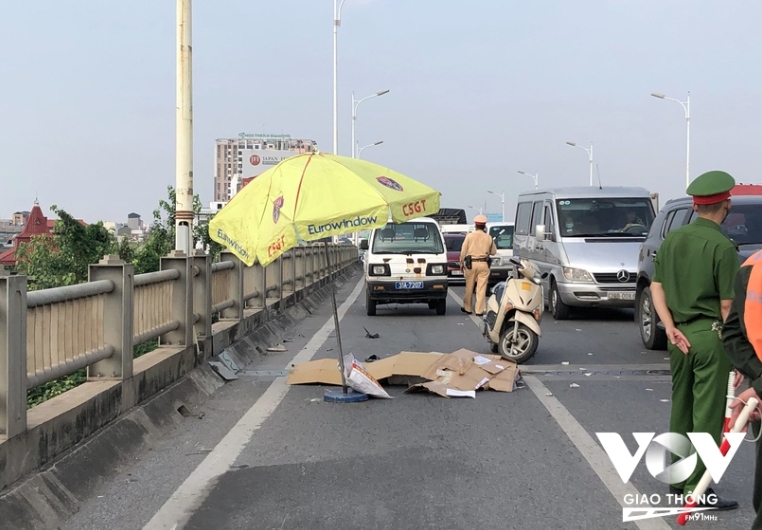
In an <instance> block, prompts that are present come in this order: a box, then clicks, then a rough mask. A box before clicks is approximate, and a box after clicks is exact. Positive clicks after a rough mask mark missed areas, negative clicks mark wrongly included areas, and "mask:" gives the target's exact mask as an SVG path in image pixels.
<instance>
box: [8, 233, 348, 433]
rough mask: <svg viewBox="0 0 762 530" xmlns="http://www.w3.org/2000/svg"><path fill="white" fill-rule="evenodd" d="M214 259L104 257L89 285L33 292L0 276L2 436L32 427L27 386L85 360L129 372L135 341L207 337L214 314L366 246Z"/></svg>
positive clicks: (18, 279)
mask: <svg viewBox="0 0 762 530" xmlns="http://www.w3.org/2000/svg"><path fill="white" fill-rule="evenodd" d="M327 252H331V269H332V270H331V271H329V270H328V267H327V264H328V261H327V259H326V258H327ZM210 261H211V258H210V257H209V256H207V255H203V254H197V255H193V256H186V255H184V254H182V253H179V254H178V253H173V254H170V255H169V256H167V257H166V258H162V260H161V270H160V271H158V272H151V273H147V274H140V275H137V276H135V275H134V274H133V266H132V265H130V264H125V263H123V262H121V261H119V259H118V257H117V256H106V257H104V259H103V260H102V261H101V262H99V263H98V264H95V265H91V266H90V278H91V281H89V282H87V283H83V284H80V285H72V286H67V287H57V288H54V289H45V290H40V291H33V292H29V293H27V292H26V278H25V277H23V276H0V435H5V436H7V437H12V436H14V435H16V434H18V433H19V432H21V431H23V430H24V429H26V412H25V411H26V399H25V396H26V392H27V391H28V390H29V389H31V388H34V387H37V386H39V385H42V384H44V383H47V382H49V381H53V380H55V379H57V378H59V377H62V376H65V375H69V374H72V373H74V372H76V371H77V370H80V369H82V368H87V369H88V379H89V380H98V379H103V378H106V379H123V378H126V377H131V376H132V348H133V347H134V346H136V345H138V344H141V343H144V342H147V341H149V340H152V339H156V338H158V339H159V346H162V345H180V346H183V345H184V346H188V345H190V344H193V343H194V342H196V341H197V340H199V338H209V337H211V334H212V331H211V329H212V328H211V321H212V315H215V314H217V315H218V316H219V319H220V320H221V321H240V320H241V319H242V318H244V309H258V308H259V309H262V308H265V307H267V306H268V304H271V303H275V302H277V301H279V300H282V299H284V298H285V297H286V296H289V295H290V294H291V293H296V292H298V291H300V290H303V289H305V288H309V287H310V285H312V284H315V283H316V282H319V281H321V280H323V279H325V278H327V277H329V276H333V275H334V274H336V273H337V272H339V271H341V270H342V269H343V268H345V267H347V266H350V265H352V264H354V263H356V262H357V261H358V251H357V247H354V246H349V245H325V244H322V243H321V244H313V245H304V246H299V247H296V248H294V249H291V250H289V251H288V252H286V253H285V254H283V255H282V256H280V257H279V258H278V259H277V260H275V261H274V262H272V263H270V264H269V265H268V266H267V267H262V266H260V265H259V264H258V263H255V264H254V265H253V266H251V267H246V266H245V265H244V264H243V263H242V262H241V261H240V260H238V259H237V258H236V257H235V255H234V254H232V253H229V252H223V254H222V256H221V259H220V261H219V262H218V263H214V264H212V263H210ZM22 396H23V399H24V401H23V403H21V399H22Z"/></svg>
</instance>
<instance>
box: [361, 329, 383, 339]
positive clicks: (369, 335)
mask: <svg viewBox="0 0 762 530" xmlns="http://www.w3.org/2000/svg"><path fill="white" fill-rule="evenodd" d="M362 329H365V326H363V327H362ZM365 337H366V338H368V339H377V338H378V337H379V335H378V333H371V332H370V331H368V330H367V329H365Z"/></svg>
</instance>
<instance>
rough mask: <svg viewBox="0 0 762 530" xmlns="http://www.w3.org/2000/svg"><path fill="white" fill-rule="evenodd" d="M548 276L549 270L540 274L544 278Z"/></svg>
mask: <svg viewBox="0 0 762 530" xmlns="http://www.w3.org/2000/svg"><path fill="white" fill-rule="evenodd" d="M548 276H549V274H548V273H547V272H543V273H542V274H541V275H540V278H542V279H543V280H544V279H545V278H547V277H548Z"/></svg>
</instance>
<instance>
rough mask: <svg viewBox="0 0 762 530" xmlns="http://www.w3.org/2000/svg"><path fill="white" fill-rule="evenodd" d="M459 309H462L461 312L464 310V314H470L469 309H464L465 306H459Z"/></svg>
mask: <svg viewBox="0 0 762 530" xmlns="http://www.w3.org/2000/svg"><path fill="white" fill-rule="evenodd" d="M460 310H461V311H463V312H464V313H465V314H467V315H470V314H471V311H466V308H465V307H461V308H460Z"/></svg>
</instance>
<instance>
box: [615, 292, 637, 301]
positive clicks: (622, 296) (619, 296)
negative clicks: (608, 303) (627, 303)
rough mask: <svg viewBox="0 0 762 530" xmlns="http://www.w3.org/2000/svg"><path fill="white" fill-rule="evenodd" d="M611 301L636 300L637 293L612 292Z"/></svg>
mask: <svg viewBox="0 0 762 530" xmlns="http://www.w3.org/2000/svg"><path fill="white" fill-rule="evenodd" d="M608 296H609V300H635V291H612V292H610V293H609V294H608Z"/></svg>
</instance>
